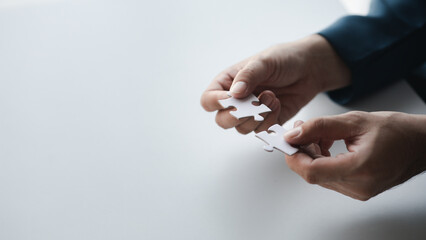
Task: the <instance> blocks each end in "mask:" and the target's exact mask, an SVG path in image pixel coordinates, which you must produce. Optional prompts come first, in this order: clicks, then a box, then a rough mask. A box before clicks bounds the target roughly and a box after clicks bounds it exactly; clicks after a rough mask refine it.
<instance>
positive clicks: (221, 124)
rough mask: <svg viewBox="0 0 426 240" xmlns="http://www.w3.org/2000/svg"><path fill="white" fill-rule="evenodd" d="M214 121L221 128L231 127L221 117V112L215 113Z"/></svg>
mask: <svg viewBox="0 0 426 240" xmlns="http://www.w3.org/2000/svg"><path fill="white" fill-rule="evenodd" d="M215 122H216V124H217V125H219V127H221V128H223V129H229V128H231V127H232V126H230V125H229V124H227V122H226V120H225V119H224V117H223V114H220V113H217V114H216V118H215Z"/></svg>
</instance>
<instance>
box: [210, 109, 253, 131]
mask: <svg viewBox="0 0 426 240" xmlns="http://www.w3.org/2000/svg"><path fill="white" fill-rule="evenodd" d="M235 110H236V109H235V108H227V109H223V110H219V111H218V112H217V114H216V123H217V125H219V126H220V127H222V128H224V129H228V128H233V127H235V126H238V125H240V124H243V123H244V122H246V121H248V120H249V118H242V119H237V118H236V117H234V116H232V115H231V114H230V112H231V111H235Z"/></svg>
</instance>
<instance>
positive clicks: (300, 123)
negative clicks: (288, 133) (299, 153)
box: [293, 120, 303, 128]
mask: <svg viewBox="0 0 426 240" xmlns="http://www.w3.org/2000/svg"><path fill="white" fill-rule="evenodd" d="M302 124H303V121H302V120H297V121H296V122H294V125H293V128H295V127H298V126H300V125H302Z"/></svg>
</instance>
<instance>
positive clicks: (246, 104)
mask: <svg viewBox="0 0 426 240" xmlns="http://www.w3.org/2000/svg"><path fill="white" fill-rule="evenodd" d="M253 102H259V99H258V98H257V97H256V96H254V95H253V94H251V95H250V96H248V97H246V98H242V99H238V98H234V97H230V98H227V99H223V100H219V103H220V104H221V105H222V106H223V107H224V108H228V107H235V108H237V110H236V111H231V112H230V114H231V115H232V116H234V117H236V118H237V119H240V118H244V117H254V120H255V121H263V117H262V116H260V115H259V114H260V113H265V112H270V111H271V109H269V108H268V107H267V106H266V105H265V104H260V105H259V106H256V105H253Z"/></svg>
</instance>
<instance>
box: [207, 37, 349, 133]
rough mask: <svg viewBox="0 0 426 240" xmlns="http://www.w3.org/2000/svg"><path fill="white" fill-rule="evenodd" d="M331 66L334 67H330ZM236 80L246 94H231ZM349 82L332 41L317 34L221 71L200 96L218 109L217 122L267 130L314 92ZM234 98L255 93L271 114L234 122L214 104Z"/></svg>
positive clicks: (247, 129)
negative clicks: (329, 41)
mask: <svg viewBox="0 0 426 240" xmlns="http://www.w3.org/2000/svg"><path fill="white" fill-rule="evenodd" d="M332 69H334V70H332ZM239 82H244V83H245V84H246V85H247V90H246V91H244V92H234V91H232V89H231V86H234V85H236V84H237V83H239ZM349 84H350V72H349V70H348V68H347V67H346V66H345V65H344V63H343V62H342V61H341V60H340V58H339V57H338V56H337V54H336V53H335V52H334V50H333V49H332V47H331V46H330V44H329V43H328V42H327V41H326V40H325V39H324V38H323V37H321V36H319V35H312V36H309V37H307V38H304V39H301V40H299V41H296V42H292V43H285V44H280V45H277V46H273V47H271V48H269V49H266V50H265V51H263V52H260V53H258V54H256V55H254V56H252V57H250V58H248V59H245V60H243V61H241V62H239V63H237V64H235V65H233V66H231V67H229V68H227V69H226V70H224V71H223V72H221V73H220V74H219V75H218V76H217V77H216V78H214V79H213V81H212V82H211V84H210V85H209V86H208V88H207V89H206V91H205V92H204V93H203V95H202V97H201V105H202V106H203V107H204V109H205V110H206V111H209V112H212V111H217V115H216V122H217V124H218V125H219V126H221V127H223V128H225V129H228V128H233V127H235V128H236V129H237V131H238V132H240V133H242V134H247V133H250V132H252V131H255V132H260V131H263V130H266V129H267V128H268V127H269V126H271V125H273V124H275V123H280V124H282V123H284V122H285V121H287V120H288V119H290V118H291V117H293V116H294V115H295V114H296V113H297V112H298V111H299V110H300V109H301V108H302V107H303V106H305V105H306V104H307V103H308V102H309V101H310V100H311V99H312V98H313V97H315V95H317V94H318V93H319V92H322V91H328V90H332V89H337V88H341V87H344V86H347V85H349ZM230 89H231V91H230V92H231V94H232V96H234V97H236V98H243V97H246V96H247V95H249V94H250V93H254V94H255V95H257V96H258V97H259V100H260V102H261V103H264V104H265V105H267V106H268V107H269V108H270V109H271V110H272V112H270V113H268V114H262V115H263V116H264V117H265V120H264V121H263V122H256V121H254V120H253V119H252V118H245V119H240V120H237V119H235V118H234V117H233V116H232V115H230V114H229V112H230V111H231V110H234V109H224V108H223V107H222V106H221V105H220V104H219V102H218V100H220V99H226V98H228V96H227V92H228V91H229V90H230Z"/></svg>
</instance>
